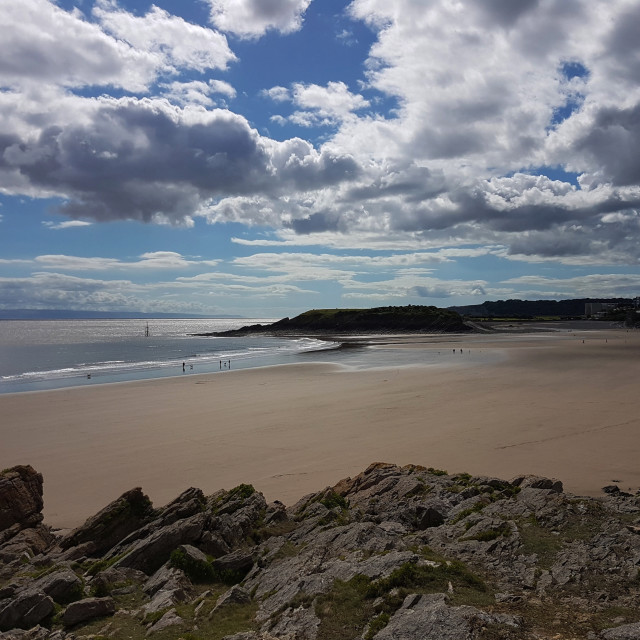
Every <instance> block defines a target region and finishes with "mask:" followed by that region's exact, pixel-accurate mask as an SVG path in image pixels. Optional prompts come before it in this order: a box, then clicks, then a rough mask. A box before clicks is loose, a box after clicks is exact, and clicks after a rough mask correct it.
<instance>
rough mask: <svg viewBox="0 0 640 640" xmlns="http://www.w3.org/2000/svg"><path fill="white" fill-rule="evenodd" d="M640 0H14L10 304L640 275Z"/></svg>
mask: <svg viewBox="0 0 640 640" xmlns="http://www.w3.org/2000/svg"><path fill="white" fill-rule="evenodd" d="M638 33H640V3H638V1H637V0H518V1H517V2H515V1H514V0H473V1H471V0H468V1H466V2H463V1H458V0H394V1H393V2H389V0H351V1H338V0H158V1H157V2H156V3H155V4H151V3H150V2H147V1H146V0H58V1H57V2H55V1H51V0H20V1H19V2H16V0H0V34H1V37H0V309H16V308H29V309H73V310H87V311H110V312H114V311H115V312H117V311H127V312H129V311H142V312H146V313H154V312H163V313H192V314H205V315H210V316H216V315H227V314H232V315H241V316H246V317H284V316H293V315H296V314H297V313H300V312H302V311H305V310H306V309H312V308H336V307H351V308H364V307H375V306H385V305H405V304H425V305H435V306H438V307H447V306H452V305H467V304H479V303H482V302H484V301H485V300H498V299H508V298H520V299H566V298H582V297H605V298H607V297H635V296H638V295H640V261H639V260H640V243H639V242H638V240H639V237H640V233H639V231H640V217H639V211H640V38H638Z"/></svg>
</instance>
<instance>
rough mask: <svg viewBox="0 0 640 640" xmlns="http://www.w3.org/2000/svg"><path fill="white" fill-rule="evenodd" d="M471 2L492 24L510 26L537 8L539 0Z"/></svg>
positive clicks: (485, 0) (484, 0)
mask: <svg viewBox="0 0 640 640" xmlns="http://www.w3.org/2000/svg"><path fill="white" fill-rule="evenodd" d="M473 4H474V5H476V7H477V8H478V9H480V10H482V11H483V12H484V13H485V14H486V19H487V22H488V23H489V24H491V25H492V26H493V25H496V24H497V25H500V26H502V27H511V26H513V25H514V24H515V23H516V22H517V21H518V20H519V19H520V17H521V16H523V15H526V14H527V13H529V12H530V11H533V10H535V9H537V8H538V5H539V4H540V0H517V1H516V2H514V1H513V0H476V2H474V3H473Z"/></svg>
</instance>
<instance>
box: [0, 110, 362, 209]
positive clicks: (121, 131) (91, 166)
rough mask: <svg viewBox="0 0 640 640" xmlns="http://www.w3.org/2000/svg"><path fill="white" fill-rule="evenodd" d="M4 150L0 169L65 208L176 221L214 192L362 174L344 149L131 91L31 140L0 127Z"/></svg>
mask: <svg viewBox="0 0 640 640" xmlns="http://www.w3.org/2000/svg"><path fill="white" fill-rule="evenodd" d="M0 151H1V155H0V170H2V169H5V170H9V171H16V170H17V171H19V172H20V174H21V175H22V176H23V177H25V178H27V179H28V181H29V182H30V184H31V185H32V186H34V187H36V188H42V189H44V190H47V191H55V192H58V193H60V194H61V195H63V196H66V197H67V198H68V199H69V201H68V202H67V203H66V204H65V205H64V206H63V208H62V209H63V211H64V212H65V213H66V214H68V215H71V216H76V217H79V216H85V217H90V218H94V219H96V220H110V219H115V218H122V219H125V218H132V219H137V220H143V221H150V220H152V219H153V218H154V216H157V215H162V216H165V217H167V218H168V219H170V220H173V221H175V222H180V221H181V220H183V219H185V218H187V217H188V216H190V215H193V214H194V213H195V212H196V211H197V210H198V207H199V206H200V205H201V204H203V203H205V202H206V201H207V200H209V199H212V198H220V197H225V196H237V195H250V194H256V193H260V194H272V195H273V194H277V193H279V192H280V191H281V190H283V189H287V190H295V191H301V192H304V191H306V190H311V189H317V188H320V187H323V186H327V185H335V184H338V183H339V182H341V181H343V180H350V179H353V178H354V177H355V176H356V175H357V174H358V167H357V165H356V163H355V162H354V160H353V159H351V158H350V157H348V156H339V155H334V154H331V153H328V152H327V153H323V152H318V151H316V150H315V149H314V148H313V147H312V146H311V145H310V144H308V143H302V141H291V142H283V143H276V142H274V141H271V140H268V139H263V138H261V137H260V136H259V135H258V133H257V132H256V131H255V130H253V129H251V128H250V127H249V125H248V124H247V122H246V120H244V119H243V118H242V117H240V116H236V115H234V114H231V113H229V112H226V111H216V112H205V111H200V110H191V111H182V110H179V109H176V108H172V107H169V106H168V105H167V104H166V103H163V102H160V101H158V102H153V101H148V100H147V101H144V100H143V101H138V100H134V99H130V100H123V101H106V102H104V103H103V104H101V105H100V106H99V108H98V109H96V110H95V112H94V113H92V114H91V121H90V123H89V124H84V125H83V124H67V125H64V126H49V127H47V128H46V129H44V130H43V131H42V132H41V134H40V136H39V137H38V138H37V139H36V140H34V141H27V140H22V141H20V140H17V139H16V137H15V136H5V137H4V138H3V139H2V140H0Z"/></svg>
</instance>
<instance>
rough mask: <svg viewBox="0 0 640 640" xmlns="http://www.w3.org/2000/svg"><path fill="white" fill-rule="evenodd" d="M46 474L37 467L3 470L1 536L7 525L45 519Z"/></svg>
mask: <svg viewBox="0 0 640 640" xmlns="http://www.w3.org/2000/svg"><path fill="white" fill-rule="evenodd" d="M42 507H43V502H42V475H41V474H39V473H37V472H36V470H35V469H34V468H33V467H30V466H28V465H27V466H18V467H13V468H12V469H7V470H5V471H3V472H2V473H0V540H1V541H3V542H4V539H3V536H2V532H4V531H5V530H7V529H10V528H13V529H14V530H15V529H16V528H17V529H18V530H19V529H23V528H25V527H32V526H35V525H36V524H39V523H40V522H42V514H41V511H42Z"/></svg>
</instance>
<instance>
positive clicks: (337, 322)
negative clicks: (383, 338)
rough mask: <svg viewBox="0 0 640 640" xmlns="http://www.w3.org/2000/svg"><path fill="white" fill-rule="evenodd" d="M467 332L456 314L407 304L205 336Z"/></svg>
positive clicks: (308, 315) (320, 312) (315, 314)
mask: <svg viewBox="0 0 640 640" xmlns="http://www.w3.org/2000/svg"><path fill="white" fill-rule="evenodd" d="M467 331H470V329H469V327H467V326H466V325H465V324H464V322H463V320H462V318H461V317H460V315H459V314H458V313H456V312H455V311H450V310H447V309H439V308H438V307H427V306H419V305H408V306H405V307H376V308H374V309H313V310H311V311H305V312H304V313H301V314H300V315H299V316H296V317H295V318H283V319H282V320H279V321H278V322H274V323H273V324H270V325H260V324H258V325H251V326H247V327H242V328H241V329H236V330H234V331H225V332H224V333H216V334H208V335H244V334H249V333H269V334H272V333H280V334H309V333H342V334H345V333H347V334H358V333H405V332H420V333H445V332H446V333H462V332H467Z"/></svg>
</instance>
